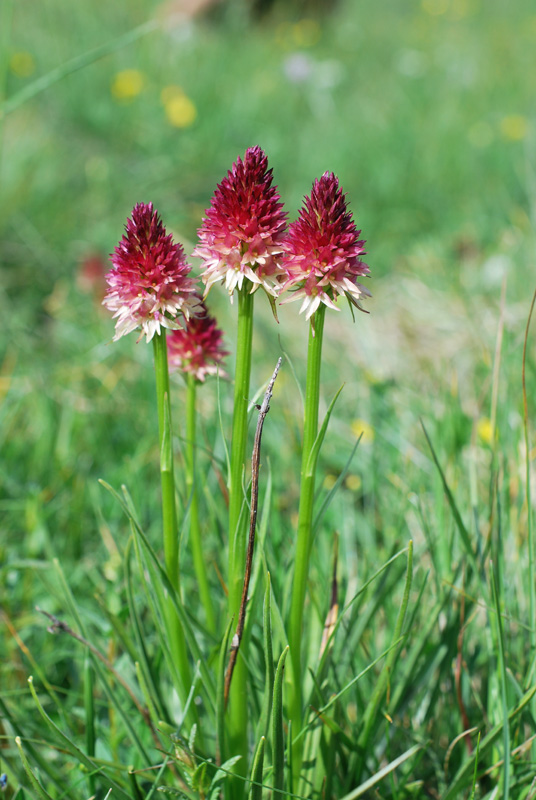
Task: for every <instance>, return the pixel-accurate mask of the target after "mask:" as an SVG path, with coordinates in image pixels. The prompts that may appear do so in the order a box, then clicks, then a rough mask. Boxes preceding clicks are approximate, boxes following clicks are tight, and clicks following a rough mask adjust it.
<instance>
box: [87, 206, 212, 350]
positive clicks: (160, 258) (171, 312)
mask: <svg viewBox="0 0 536 800" xmlns="http://www.w3.org/2000/svg"><path fill="white" fill-rule="evenodd" d="M111 260H112V265H113V266H112V269H111V270H110V271H109V272H108V274H107V275H106V282H107V283H108V291H107V293H106V297H105V298H104V300H103V304H104V305H105V306H106V308H108V309H109V310H110V311H112V312H113V315H114V318H117V322H116V326H115V336H114V341H115V340H117V339H119V338H120V337H121V336H124V335H125V334H127V333H130V332H131V331H133V330H135V329H136V328H141V334H140V339H141V337H142V336H144V335H145V336H146V337H147V341H148V342H149V341H151V339H152V338H153V336H154V335H155V333H156V334H159V333H160V332H161V328H171V329H176V328H180V327H181V326H180V324H179V322H178V320H177V316H178V315H179V313H182V314H183V315H184V317H185V319H188V318H189V316H190V314H192V313H194V314H195V313H196V311H195V309H196V306H197V305H198V303H199V299H198V297H197V296H196V294H195V291H196V287H195V281H194V280H193V279H192V278H189V277H188V274H189V272H190V266H189V265H188V263H187V261H186V257H185V255H184V250H183V247H182V245H181V244H178V243H177V244H175V243H174V242H173V237H172V236H171V234H169V235H168V234H166V229H165V228H164V226H163V225H162V221H161V219H160V217H159V215H158V213H157V212H156V211H155V210H154V208H153V204H152V203H148V204H145V203H138V204H137V205H136V206H135V207H134V209H133V211H132V217H131V218H130V219H128V220H127V224H126V226H125V234H124V235H123V238H122V239H121V241H120V242H119V244H118V245H117V247H116V248H115V251H114V253H113V255H112V257H111Z"/></svg>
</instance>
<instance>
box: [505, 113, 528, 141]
mask: <svg viewBox="0 0 536 800" xmlns="http://www.w3.org/2000/svg"><path fill="white" fill-rule="evenodd" d="M500 127H501V134H502V136H503V138H504V139H509V140H510V141H511V142H520V141H521V139H524V138H525V136H526V135H527V133H528V129H529V123H528V120H527V118H526V117H524V116H523V115H522V114H510V115H509V116H507V117H503V118H502V120H501V125H500Z"/></svg>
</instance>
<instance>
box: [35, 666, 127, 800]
mask: <svg viewBox="0 0 536 800" xmlns="http://www.w3.org/2000/svg"><path fill="white" fill-rule="evenodd" d="M28 685H29V687H30V692H31V693H32V697H33V699H34V701H35V704H36V706H37V710H38V711H39V713H40V715H41V717H42V718H43V719H44V721H45V722H46V724H47V725H48V726H49V728H50V729H51V730H52V731H54V733H55V734H56V735H57V737H58V739H59V740H60V741H61V742H62V744H63V745H64V747H65V749H66V750H67V751H68V752H69V753H70V754H71V755H72V756H73V757H74V758H76V759H77V760H78V761H79V762H80V764H83V765H84V766H85V767H87V768H88V769H89V770H90V771H92V772H95V773H102V770H101V769H100V767H99V766H98V765H97V764H96V763H95V762H94V761H93V760H92V759H91V758H89V757H88V756H87V755H86V754H85V753H84V752H83V751H82V750H80V748H79V747H77V745H76V744H75V743H74V742H72V741H71V739H69V737H68V736H66V734H65V733H63V731H62V730H60V728H58V726H57V725H56V723H55V722H53V720H52V719H51V718H50V717H49V716H48V714H47V712H46V711H45V709H44V708H43V706H42V705H41V703H40V702H39V698H38V697H37V693H36V691H35V688H34V685H33V678H32V677H31V676H30V677H29V678H28ZM106 780H107V781H108V782H109V784H110V786H111V787H112V789H113V790H114V792H116V793H117V796H118V797H123V798H124V800H131V797H130V795H129V794H127V792H125V791H124V789H123V788H122V787H121V786H120V785H119V784H118V783H116V781H114V780H112V779H111V778H109V777H108V775H106Z"/></svg>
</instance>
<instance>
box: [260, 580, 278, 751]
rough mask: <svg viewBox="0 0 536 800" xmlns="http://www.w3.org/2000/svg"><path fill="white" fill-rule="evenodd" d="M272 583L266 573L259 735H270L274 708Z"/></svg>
mask: <svg viewBox="0 0 536 800" xmlns="http://www.w3.org/2000/svg"><path fill="white" fill-rule="evenodd" d="M271 591H272V583H271V580H270V573H269V572H267V573H266V591H265V593H264V607H263V650H264V668H265V683H264V698H263V702H262V710H261V714H260V717H259V721H258V724H257V735H258V736H268V729H269V726H270V712H271V710H272V697H273V693H274V673H275V669H274V654H273V645H272V609H271V602H270V599H271Z"/></svg>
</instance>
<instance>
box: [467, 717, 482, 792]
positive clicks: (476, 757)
mask: <svg viewBox="0 0 536 800" xmlns="http://www.w3.org/2000/svg"><path fill="white" fill-rule="evenodd" d="M479 753H480V731H478V739H477V740H476V753H475V771H474V772H473V785H472V787H471V797H470V798H469V800H475V794H476V776H477V773H478V756H479Z"/></svg>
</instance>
